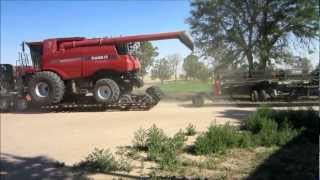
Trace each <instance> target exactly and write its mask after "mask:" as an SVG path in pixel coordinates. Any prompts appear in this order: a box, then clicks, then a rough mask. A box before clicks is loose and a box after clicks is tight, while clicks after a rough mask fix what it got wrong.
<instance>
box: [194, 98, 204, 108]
mask: <svg viewBox="0 0 320 180" xmlns="http://www.w3.org/2000/svg"><path fill="white" fill-rule="evenodd" d="M203 104H204V98H203V97H202V96H193V97H192V105H193V106H195V107H201V106H203Z"/></svg>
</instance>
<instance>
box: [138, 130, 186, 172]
mask: <svg viewBox="0 0 320 180" xmlns="http://www.w3.org/2000/svg"><path fill="white" fill-rule="evenodd" d="M141 137H143V138H141ZM185 141H186V137H185V134H184V133H183V132H182V131H179V132H178V133H177V134H175V135H174V136H173V137H168V136H167V135H165V133H164V132H163V130H162V129H159V128H158V127H156V126H155V125H153V126H151V127H150V128H149V129H147V130H141V129H139V130H138V131H137V132H136V133H135V136H134V140H133V142H134V147H136V148H138V149H139V150H144V151H146V153H147V157H148V159H149V160H152V161H155V162H157V163H158V164H159V166H160V168H161V169H164V170H172V171H173V170H174V169H176V168H177V167H178V165H179V161H178V159H177V154H178V153H179V152H180V151H181V149H182V148H183V146H184V142H185Z"/></svg>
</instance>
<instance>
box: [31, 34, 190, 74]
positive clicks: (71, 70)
mask: <svg viewBox="0 0 320 180" xmlns="http://www.w3.org/2000/svg"><path fill="white" fill-rule="evenodd" d="M173 38H177V39H179V40H180V41H181V42H183V43H184V44H185V45H187V46H188V47H189V48H190V49H193V43H192V41H191V39H190V38H189V37H188V36H187V35H186V34H185V33H184V32H171V33H159V34H147V35H137V36H123V37H116V38H95V39H86V38H82V37H71V38H56V39H47V40H44V41H40V42H29V43H27V44H28V45H29V46H39V47H42V57H41V63H40V70H41V71H45V70H47V71H53V72H56V73H57V74H59V75H60V76H61V77H62V79H64V80H68V79H75V78H85V77H90V76H91V75H93V74H95V73H96V72H98V71H101V70H112V71H115V72H120V73H122V72H131V71H138V70H139V69H140V63H139V60H138V59H137V58H135V57H133V56H130V55H119V54H118V52H117V50H116V44H121V43H129V42H138V41H139V42H140V41H152V40H162V39H173Z"/></svg>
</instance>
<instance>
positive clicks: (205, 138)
mask: <svg viewBox="0 0 320 180" xmlns="http://www.w3.org/2000/svg"><path fill="white" fill-rule="evenodd" d="M237 141H238V137H237V132H236V130H235V129H234V128H233V127H231V126H230V125H229V124H226V125H224V126H214V125H211V126H210V127H209V128H208V131H207V132H205V133H204V134H202V135H200V136H198V137H197V139H196V142H195V145H194V150H195V153H196V154H210V153H217V152H224V151H225V150H226V149H227V148H231V147H235V145H236V144H237Z"/></svg>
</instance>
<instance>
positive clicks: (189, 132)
mask: <svg viewBox="0 0 320 180" xmlns="http://www.w3.org/2000/svg"><path fill="white" fill-rule="evenodd" d="M196 133H197V132H196V127H195V126H194V125H193V124H189V125H188V126H187V127H186V135H187V136H194V135H195V134H196Z"/></svg>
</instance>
